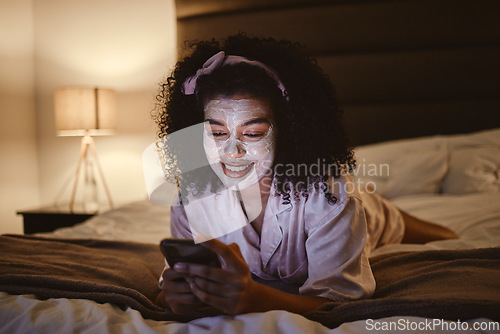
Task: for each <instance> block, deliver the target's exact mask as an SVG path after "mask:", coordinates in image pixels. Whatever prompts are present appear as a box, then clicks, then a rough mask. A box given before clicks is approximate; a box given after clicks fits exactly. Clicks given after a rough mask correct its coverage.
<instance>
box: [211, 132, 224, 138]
mask: <svg viewBox="0 0 500 334" xmlns="http://www.w3.org/2000/svg"><path fill="white" fill-rule="evenodd" d="M225 135H227V133H225V132H212V136H214V137H223V136H225Z"/></svg>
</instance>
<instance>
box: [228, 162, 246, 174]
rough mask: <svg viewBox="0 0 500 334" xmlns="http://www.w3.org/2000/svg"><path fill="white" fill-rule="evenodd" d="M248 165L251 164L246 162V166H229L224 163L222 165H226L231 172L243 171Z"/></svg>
mask: <svg viewBox="0 0 500 334" xmlns="http://www.w3.org/2000/svg"><path fill="white" fill-rule="evenodd" d="M250 165H251V164H248V165H246V166H241V167H239V166H230V165H226V164H225V165H224V166H226V168H227V169H228V170H230V171H231V172H241V171H243V170H245V169H247V168H248V167H250Z"/></svg>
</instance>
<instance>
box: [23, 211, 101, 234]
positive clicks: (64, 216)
mask: <svg viewBox="0 0 500 334" xmlns="http://www.w3.org/2000/svg"><path fill="white" fill-rule="evenodd" d="M97 213H98V212H97V211H93V212H90V211H86V210H84V209H83V208H81V207H80V208H77V207H75V208H74V209H73V210H72V211H70V209H69V204H66V205H63V204H61V205H57V206H47V207H42V208H38V209H33V210H21V211H17V214H18V215H23V220H24V234H31V233H40V232H51V231H54V230H55V229H57V228H59V227H67V226H73V225H75V224H78V223H81V222H83V221H85V220H87V219H89V218H90V217H92V216H95V215H96V214H97Z"/></svg>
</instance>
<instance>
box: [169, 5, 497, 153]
mask: <svg viewBox="0 0 500 334" xmlns="http://www.w3.org/2000/svg"><path fill="white" fill-rule="evenodd" d="M176 6H177V22H178V41H179V56H180V57H182V56H183V48H182V46H183V42H184V41H186V40H204V39H210V38H212V37H215V38H222V37H225V36H228V35H232V34H235V33H237V32H239V31H244V32H246V33H247V35H249V36H259V37H274V38H276V39H288V40H292V41H297V42H300V43H302V44H304V45H306V47H307V49H306V51H307V52H308V53H309V54H310V55H311V56H312V57H314V58H316V59H317V60H318V64H319V65H320V66H321V67H322V68H323V69H324V70H325V72H326V73H327V74H328V75H329V76H330V79H331V80H332V82H333V84H334V86H335V87H336V89H337V92H338V96H339V99H340V101H341V102H342V104H343V108H344V111H345V119H346V124H347V127H348V130H349V134H350V137H351V143H352V144H353V145H360V144H367V143H373V142H379V141H384V140H392V139H399V138H409V137H417V136H426V135H434V134H451V133H462V132H471V131H476V130H481V129H488V128H494V127H500V66H499V60H500V20H499V19H498V18H499V17H500V1H498V0H489V1H488V0H475V1H470V0H428V1H426V0H399V1H394V0H370V1H361V0H350V1H347V0H346V1H340V0H338V1H337V0H331V1H319V0H316V1H315V0H253V1H251V0H176Z"/></svg>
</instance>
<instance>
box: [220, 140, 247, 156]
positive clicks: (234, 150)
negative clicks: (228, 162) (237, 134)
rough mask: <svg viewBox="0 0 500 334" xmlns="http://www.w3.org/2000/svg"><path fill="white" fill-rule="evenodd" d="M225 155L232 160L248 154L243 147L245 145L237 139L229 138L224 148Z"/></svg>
mask: <svg viewBox="0 0 500 334" xmlns="http://www.w3.org/2000/svg"><path fill="white" fill-rule="evenodd" d="M224 153H225V154H226V156H227V157H228V158H230V159H238V158H241V157H243V156H244V155H245V154H246V153H247V152H246V150H245V148H244V147H243V144H242V143H241V142H240V141H239V140H237V139H236V138H233V137H231V138H229V140H228V141H227V144H226V147H225V148H224Z"/></svg>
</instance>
